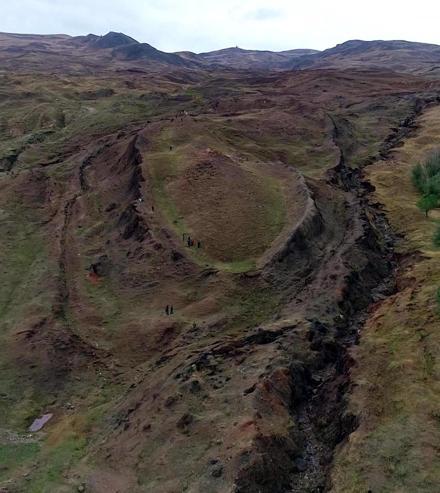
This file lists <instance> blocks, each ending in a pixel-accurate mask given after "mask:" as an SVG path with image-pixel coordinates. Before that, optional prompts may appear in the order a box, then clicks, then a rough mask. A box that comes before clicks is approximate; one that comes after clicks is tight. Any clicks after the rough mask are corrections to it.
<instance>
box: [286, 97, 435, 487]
mask: <svg viewBox="0 0 440 493" xmlns="http://www.w3.org/2000/svg"><path fill="white" fill-rule="evenodd" d="M436 101H437V99H436V98H430V99H426V100H420V99H416V100H415V102H414V110H413V112H412V113H411V114H410V115H409V116H408V117H407V118H405V119H404V120H403V121H402V122H401V123H400V125H399V127H398V128H395V129H393V131H392V133H391V134H390V136H389V137H388V138H387V139H386V141H385V142H384V144H383V145H382V146H381V151H380V156H381V157H382V158H384V157H386V156H387V155H388V154H389V152H390V151H391V150H392V149H393V148H394V147H396V146H398V145H400V143H401V142H402V140H403V139H405V138H406V137H407V136H408V135H409V134H410V133H411V132H412V131H413V130H414V128H415V127H416V125H415V120H416V118H417V115H419V114H420V113H421V112H422V111H423V109H424V108H425V107H426V106H427V105H429V104H432V103H435V102H436ZM329 116H330V115H329ZM330 118H331V120H332V123H333V125H334V131H333V139H334V143H335V145H336V146H337V147H338V148H339V151H340V160H339V163H338V164H337V166H336V167H335V168H333V169H332V170H330V172H329V174H328V176H329V182H330V183H331V184H332V185H333V186H334V187H336V188H339V189H341V190H343V191H344V192H345V193H346V194H349V195H350V196H351V197H352V199H351V203H350V209H351V211H352V213H353V217H354V220H355V221H356V222H358V224H360V225H361V231H362V233H361V234H360V235H358V236H357V237H356V239H355V240H354V242H353V243H352V244H351V245H350V240H349V238H348V237H345V238H344V243H345V245H346V246H347V243H348V245H349V247H348V248H347V249H346V251H345V252H344V254H343V259H342V260H343V263H344V264H345V265H346V266H349V273H348V275H347V276H346V280H345V283H346V286H345V289H344V293H343V296H342V298H341V300H340V301H339V302H338V308H339V310H340V313H339V316H338V317H336V318H335V319H334V320H333V321H331V322H330V323H328V321H326V322H324V323H323V320H325V318H326V316H325V314H324V313H322V314H319V313H316V311H315V312H314V313H313V310H312V312H311V313H310V315H311V316H312V317H313V318H312V319H311V322H312V328H311V332H310V339H311V348H312V349H313V350H315V351H317V352H318V354H317V356H316V357H315V358H314V359H312V361H311V362H309V364H308V365H306V366H305V370H306V371H305V373H304V374H305V375H307V378H306V379H305V380H304V379H302V386H303V392H302V399H301V400H300V401H299V402H294V403H293V405H292V413H293V415H294V421H295V422H296V424H297V436H298V437H299V440H300V441H301V442H302V443H303V444H304V445H303V450H302V454H301V456H300V458H299V465H298V466H297V468H296V469H297V471H296V472H295V473H294V474H293V477H292V489H291V490H290V491H291V492H298V493H299V492H310V493H312V492H319V491H322V492H323V491H329V490H330V489H331V484H330V482H329V471H330V469H331V464H332V458H333V452H334V449H335V447H336V446H337V445H338V444H339V443H341V442H342V441H344V440H345V439H346V438H347V437H348V435H349V434H350V433H351V432H352V431H354V429H355V428H356V427H357V418H356V416H353V415H351V414H350V413H348V411H347V393H348V391H349V390H350V367H351V366H352V363H353V362H352V358H351V356H350V351H349V350H350V347H351V346H353V345H354V344H356V343H357V340H358V336H359V331H360V330H361V328H362V325H363V323H364V322H365V319H366V317H367V314H368V309H369V306H370V304H371V303H374V302H375V301H378V300H379V299H382V298H384V297H385V296H387V295H390V294H392V292H393V291H394V288H395V280H394V273H395V269H396V258H395V256H394V252H393V246H394V243H395V235H394V233H393V231H392V229H391V227H390V225H389V223H388V220H387V218H386V215H385V214H384V213H383V212H382V211H381V206H380V204H377V203H374V204H373V203H372V202H371V201H370V198H369V195H370V193H371V192H372V190H373V189H372V186H371V185H370V184H369V183H368V182H366V181H365V180H364V177H363V173H362V168H360V169H359V168H357V169H352V168H349V167H348V165H347V163H346V159H345V155H344V148H343V146H342V145H341V144H340V142H339V128H338V126H337V123H336V121H335V119H333V118H332V117H330ZM372 161H373V160H367V162H365V164H364V165H368V164H369V163H370V162H372ZM352 227H353V225H352ZM347 234H348V236H350V232H349V231H347ZM312 285H313V282H312ZM311 287H312V286H310V285H309V286H307V288H306V290H307V291H308V292H309V296H310V294H311V293H312V292H313V288H312V289H311ZM318 289H319V287H318ZM327 311H328V309H327ZM319 315H321V316H319ZM329 334H331V335H330V337H329ZM323 353H324V354H323Z"/></svg>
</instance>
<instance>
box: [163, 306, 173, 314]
mask: <svg viewBox="0 0 440 493" xmlns="http://www.w3.org/2000/svg"><path fill="white" fill-rule="evenodd" d="M165 313H166V314H167V315H174V306H173V305H167V306H166V307H165Z"/></svg>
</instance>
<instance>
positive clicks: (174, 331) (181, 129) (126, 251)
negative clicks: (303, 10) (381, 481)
mask: <svg viewBox="0 0 440 493" xmlns="http://www.w3.org/2000/svg"><path fill="white" fill-rule="evenodd" d="M307 56H309V55H307ZM0 61H1V67H2V68H1V71H0V78H1V81H2V85H1V87H0V109H1V111H0V118H1V120H0V130H1V135H0V137H1V138H0V167H1V173H0V190H1V193H0V217H1V219H2V221H1V229H2V230H1V235H0V237H1V240H0V260H1V266H2V269H3V276H4V282H3V288H2V290H1V291H0V320H1V338H2V339H1V347H2V350H1V353H2V355H1V358H0V363H1V368H2V375H3V377H2V379H1V388H0V396H1V400H0V411H1V416H2V423H3V424H2V429H3V431H4V433H3V431H2V434H1V435H0V457H3V458H4V459H3V462H4V466H3V467H2V468H1V469H0V485H1V487H2V488H3V490H4V491H7V492H11V493H12V492H21V491H29V492H55V491H57V492H66V491H94V492H106V493H109V492H115V493H116V492H130V493H132V492H133V493H135V492H161V493H162V492H164V493H177V492H182V491H188V492H212V493H214V492H219V493H220V492H231V491H235V492H237V493H238V492H240V493H247V492H255V493H256V492H264V493H266V492H267V493H272V492H274V493H277V492H280V493H284V492H310V493H312V492H318V491H328V490H330V489H331V487H332V484H331V481H330V477H331V471H332V465H333V459H334V455H335V450H336V451H337V450H338V448H340V447H341V446H342V444H344V443H345V441H346V439H347V437H348V436H349V434H350V433H351V432H352V431H353V430H354V429H356V427H357V425H358V422H359V420H358V417H357V416H356V415H354V414H352V413H351V412H349V411H348V405H347V402H348V399H349V391H350V388H351V384H352V383H351V380H350V368H351V366H352V365H353V359H352V357H351V356H350V352H349V349H350V348H351V347H352V346H353V345H354V344H355V343H356V342H357V341H358V334H359V331H360V329H361V327H362V324H363V322H364V320H365V318H366V317H367V313H368V309H369V307H370V306H371V305H372V304H373V303H374V302H376V301H378V300H380V299H383V298H384V297H386V296H388V295H389V294H390V293H391V292H392V291H393V289H395V286H394V274H393V273H394V270H395V268H396V265H397V263H398V261H399V259H398V258H396V256H395V255H394V243H395V241H396V236H395V234H394V233H393V231H392V229H391V227H390V225H389V224H388V221H387V218H386V216H385V214H384V212H383V211H382V210H381V207H380V205H379V204H378V203H377V200H376V199H375V198H374V197H373V195H372V191H373V189H372V186H371V185H370V184H369V182H368V181H367V178H366V177H365V175H364V171H363V170H364V167H366V166H368V165H369V164H371V163H372V162H374V161H376V160H378V159H384V158H386V157H387V156H388V155H389V153H390V151H391V150H392V149H394V148H396V147H397V146H399V145H400V144H401V143H402V142H403V141H404V139H405V138H407V137H408V136H409V135H410V133H411V132H412V130H413V127H414V125H415V121H416V119H417V117H418V116H419V115H420V113H421V112H422V111H423V110H424V109H425V108H427V107H430V106H435V105H436V104H438V101H439V97H440V92H439V91H440V83H439V82H438V81H437V80H436V79H435V78H432V73H431V77H429V78H428V77H425V76H423V75H420V74H419V75H415V74H412V75H410V74H408V73H398V72H390V71H389V70H386V71H385V70H378V69H377V67H374V68H370V67H369V66H368V64H365V65H362V68H361V69H360V68H359V67H357V69H356V70H342V69H341V68H340V67H336V66H335V67H332V68H329V69H327V68H325V69H308V68H306V69H304V70H300V71H299V70H298V71H277V72H268V71H267V70H264V71H263V70H261V71H258V70H255V71H247V72H243V71H239V70H237V71H235V70H234V69H233V68H213V67H210V68H206V67H205V65H204V64H203V63H202V62H200V61H199V60H195V61H194V60H192V59H191V60H190V57H179V55H176V54H164V53H162V52H159V51H157V50H154V48H152V47H149V45H140V44H138V43H136V42H133V40H131V38H130V39H127V38H126V37H125V36H120V35H116V34H115V33H113V34H112V35H110V36H109V37H104V38H97V37H93V36H92V37H90V36H89V37H84V38H69V37H66V36H61V35H60V36H50V37H40V36H30V37H25V36H13V35H1V36H0ZM246 63H248V61H247V62H246ZM344 63H345V62H344ZM239 68H240V67H239ZM405 72H406V71H405ZM184 233H185V234H189V235H191V236H192V237H193V238H194V239H195V240H197V241H201V248H197V247H188V246H187V244H186V243H185V242H184V241H183V236H182V235H183V234H184ZM166 305H173V311H174V313H173V315H172V316H167V315H166V314H165V307H166ZM47 413H51V414H53V418H52V419H51V420H50V422H49V423H47V425H46V426H45V427H44V428H43V430H42V432H39V433H38V434H34V435H30V436H29V434H27V433H26V430H27V428H28V426H29V425H30V424H31V423H32V422H33V420H34V419H35V418H38V417H39V416H41V415H43V414H47ZM3 435H4V436H3ZM366 460H367V459H366ZM78 488H79V489H78ZM337 491H349V490H337ZM384 491H385V490H384ZM386 491H392V490H386ZM396 491H397V490H396ZM402 491H406V490H402ZM423 491H425V490H423ZM426 491H430V490H428V489H426ZM431 491H434V490H431Z"/></svg>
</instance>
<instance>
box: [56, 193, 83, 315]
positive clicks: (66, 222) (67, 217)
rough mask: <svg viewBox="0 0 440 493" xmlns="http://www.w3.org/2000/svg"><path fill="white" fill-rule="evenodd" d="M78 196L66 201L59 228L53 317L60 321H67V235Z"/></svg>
mask: <svg viewBox="0 0 440 493" xmlns="http://www.w3.org/2000/svg"><path fill="white" fill-rule="evenodd" d="M78 196H79V195H78V194H75V195H74V196H73V197H72V198H70V199H68V200H67V201H66V203H65V205H64V209H63V225H62V227H61V233H60V235H61V237H60V256H59V260H58V300H57V303H56V304H55V306H54V315H55V316H56V317H58V318H60V319H61V320H64V321H65V320H66V319H67V310H68V304H69V284H68V280H67V248H68V246H67V244H68V239H67V235H68V232H69V228H70V221H71V217H72V213H73V208H74V207H75V203H76V200H77V199H78Z"/></svg>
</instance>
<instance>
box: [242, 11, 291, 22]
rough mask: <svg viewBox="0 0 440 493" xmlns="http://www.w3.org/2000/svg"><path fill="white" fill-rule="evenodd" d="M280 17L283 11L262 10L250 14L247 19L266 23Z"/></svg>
mask: <svg viewBox="0 0 440 493" xmlns="http://www.w3.org/2000/svg"><path fill="white" fill-rule="evenodd" d="M282 15H283V11H282V10H281V9H269V8H262V9H257V10H254V11H253V12H250V13H249V14H248V17H249V19H255V20H256V21H266V20H268V19H276V18H277V17H281V16H282Z"/></svg>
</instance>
